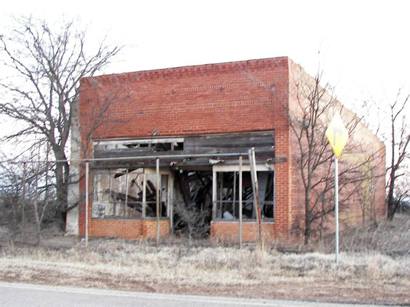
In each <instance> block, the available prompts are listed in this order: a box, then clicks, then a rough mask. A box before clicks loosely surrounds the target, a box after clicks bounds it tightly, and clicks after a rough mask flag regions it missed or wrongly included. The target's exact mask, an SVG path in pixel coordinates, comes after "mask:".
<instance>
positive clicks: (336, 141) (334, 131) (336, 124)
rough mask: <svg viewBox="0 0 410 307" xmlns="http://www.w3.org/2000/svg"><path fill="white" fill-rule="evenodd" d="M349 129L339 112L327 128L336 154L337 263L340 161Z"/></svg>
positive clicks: (337, 261) (337, 262) (337, 252)
mask: <svg viewBox="0 0 410 307" xmlns="http://www.w3.org/2000/svg"><path fill="white" fill-rule="evenodd" d="M348 136H349V135H348V131H347V129H346V127H345V126H344V124H343V121H342V118H341V117H340V114H339V113H336V114H335V115H334V116H333V119H332V120H331V122H330V124H329V126H328V128H327V130H326V137H327V139H328V141H329V143H330V146H331V147H332V150H333V154H334V155H335V224H336V225H335V228H336V229H335V255H336V264H339V161H338V158H339V157H340V156H341V154H342V152H343V149H344V147H345V145H346V143H347V138H348Z"/></svg>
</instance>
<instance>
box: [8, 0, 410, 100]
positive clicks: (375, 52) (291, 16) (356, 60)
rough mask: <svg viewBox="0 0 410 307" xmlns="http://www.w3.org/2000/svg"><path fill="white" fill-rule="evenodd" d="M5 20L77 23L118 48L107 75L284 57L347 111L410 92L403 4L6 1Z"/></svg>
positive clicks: (409, 9)
mask: <svg viewBox="0 0 410 307" xmlns="http://www.w3.org/2000/svg"><path fill="white" fill-rule="evenodd" d="M0 12H1V13H0V14H1V15H0V26H1V27H2V29H3V31H4V30H5V29H7V27H8V26H10V19H9V18H8V17H9V16H10V15H15V16H18V15H22V14H23V15H28V14H31V15H33V16H35V17H40V18H45V19H47V20H50V21H51V22H53V21H56V20H58V19H60V18H62V17H63V16H65V18H66V19H71V18H75V19H76V20H78V22H79V23H82V24H83V25H86V26H87V28H88V29H89V34H90V35H89V37H90V40H91V41H90V42H92V41H98V40H99V39H100V38H101V37H102V36H103V35H105V34H107V35H108V38H109V41H111V42H112V43H113V44H118V45H123V46H125V49H124V51H123V52H122V54H121V55H120V56H118V57H117V58H116V61H115V63H114V64H112V65H111V66H109V67H108V68H107V70H106V71H105V72H110V73H111V72H113V73H117V72H124V71H136V70H145V69H153V68H164V67H174V66H183V65H192V64H203V63H215V62H225V61H236V60H246V59H255V58H264V57H275V56H289V57H290V58H292V59H293V60H294V61H296V62H297V63H299V64H301V65H302V66H303V67H305V69H306V70H307V71H308V72H310V73H311V74H314V73H315V72H316V71H317V69H318V65H320V68H321V69H322V70H323V71H324V72H325V79H326V81H328V82H330V83H331V84H332V85H333V86H335V88H336V93H337V94H338V96H339V98H340V99H341V100H342V101H343V102H345V103H346V104H347V105H349V106H352V105H354V104H359V103H361V102H362V101H363V100H366V99H367V100H368V99H373V100H377V101H387V100H391V99H393V98H394V97H395V94H396V92H397V89H398V88H399V87H404V88H406V89H407V91H410V78H409V69H410V42H409V30H410V18H409V13H410V1H394V0H391V1H360V0H356V1H346V0H344V1H330V0H328V1H257V0H253V1H239V0H236V1H234V0H232V1H223V0H219V1H212V0H207V1H194V0H191V1H178V0H173V1H155V0H154V1H121V0H117V1H85V0H82V1H78V0H70V1H55V0H54V1H49V0H36V1H21V0H13V1H10V0H7V1H3V2H2V5H1V11H0Z"/></svg>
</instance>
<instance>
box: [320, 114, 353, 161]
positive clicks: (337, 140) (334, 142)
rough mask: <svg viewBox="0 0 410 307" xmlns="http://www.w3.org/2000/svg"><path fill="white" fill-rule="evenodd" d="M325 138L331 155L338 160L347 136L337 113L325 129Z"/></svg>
mask: <svg viewBox="0 0 410 307" xmlns="http://www.w3.org/2000/svg"><path fill="white" fill-rule="evenodd" d="M326 137H327V139H328V141H329V144H330V146H332V149H333V153H334V154H335V156H336V158H339V157H340V155H341V154H342V152H343V148H344V147H345V145H346V143H347V138H348V137H349V134H348V132H347V129H346V127H345V125H344V124H343V121H342V118H341V117H340V114H339V113H336V114H335V115H334V116H333V118H332V120H331V121H330V123H329V126H328V127H327V129H326Z"/></svg>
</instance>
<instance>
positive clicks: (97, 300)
mask: <svg viewBox="0 0 410 307" xmlns="http://www.w3.org/2000/svg"><path fill="white" fill-rule="evenodd" d="M0 306H24V307H37V306H41V307H48V306H53V307H65V306H70V307H71V306H87V307H93V306H99V307H105V306H107V307H108V306H110V307H112V306H120V307H122V306H141V307H142V306H143V307H154V306H155V307H156V306H164V307H202V306H217V307H220V306H226V307H237V306H241V307H243V306H252V307H258V306H264V307H272V306H275V307H279V306H290V307H292V306H295V307H301V306H306V307H313V306H319V307H324V306H329V307H346V306H360V307H362V306H370V305H344V304H326V303H313V302H296V301H283V300H251V299H236V298H227V297H207V296H193V295H169V294H157V293H142V292H126V291H114V290H100V289H85V288H71V287H53V286H42V285H30V284H20V283H3V282H0Z"/></svg>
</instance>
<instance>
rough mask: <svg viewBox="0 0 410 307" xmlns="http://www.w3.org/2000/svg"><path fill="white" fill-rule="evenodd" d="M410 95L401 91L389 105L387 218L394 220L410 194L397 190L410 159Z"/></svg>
mask: <svg viewBox="0 0 410 307" xmlns="http://www.w3.org/2000/svg"><path fill="white" fill-rule="evenodd" d="M409 99H410V95H407V96H405V97H404V98H403V97H402V95H401V91H400V90H399V91H398V93H397V96H396V99H395V100H394V102H393V103H392V104H390V105H389V109H390V112H389V116H390V120H389V124H390V129H389V130H390V131H389V134H390V135H389V137H387V138H386V142H387V144H388V146H389V147H390V161H389V162H388V166H387V178H388V180H387V218H388V219H389V220H392V219H393V217H394V214H395V213H396V211H397V208H398V207H399V204H400V201H401V199H402V198H403V197H404V196H406V195H407V194H408V193H409V190H408V188H407V189H397V187H398V181H399V180H400V179H401V177H403V176H405V167H404V166H405V164H406V160H408V159H409V158H410V146H409V143H410V126H409V124H408V118H407V116H406V115H408V114H409Z"/></svg>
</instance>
